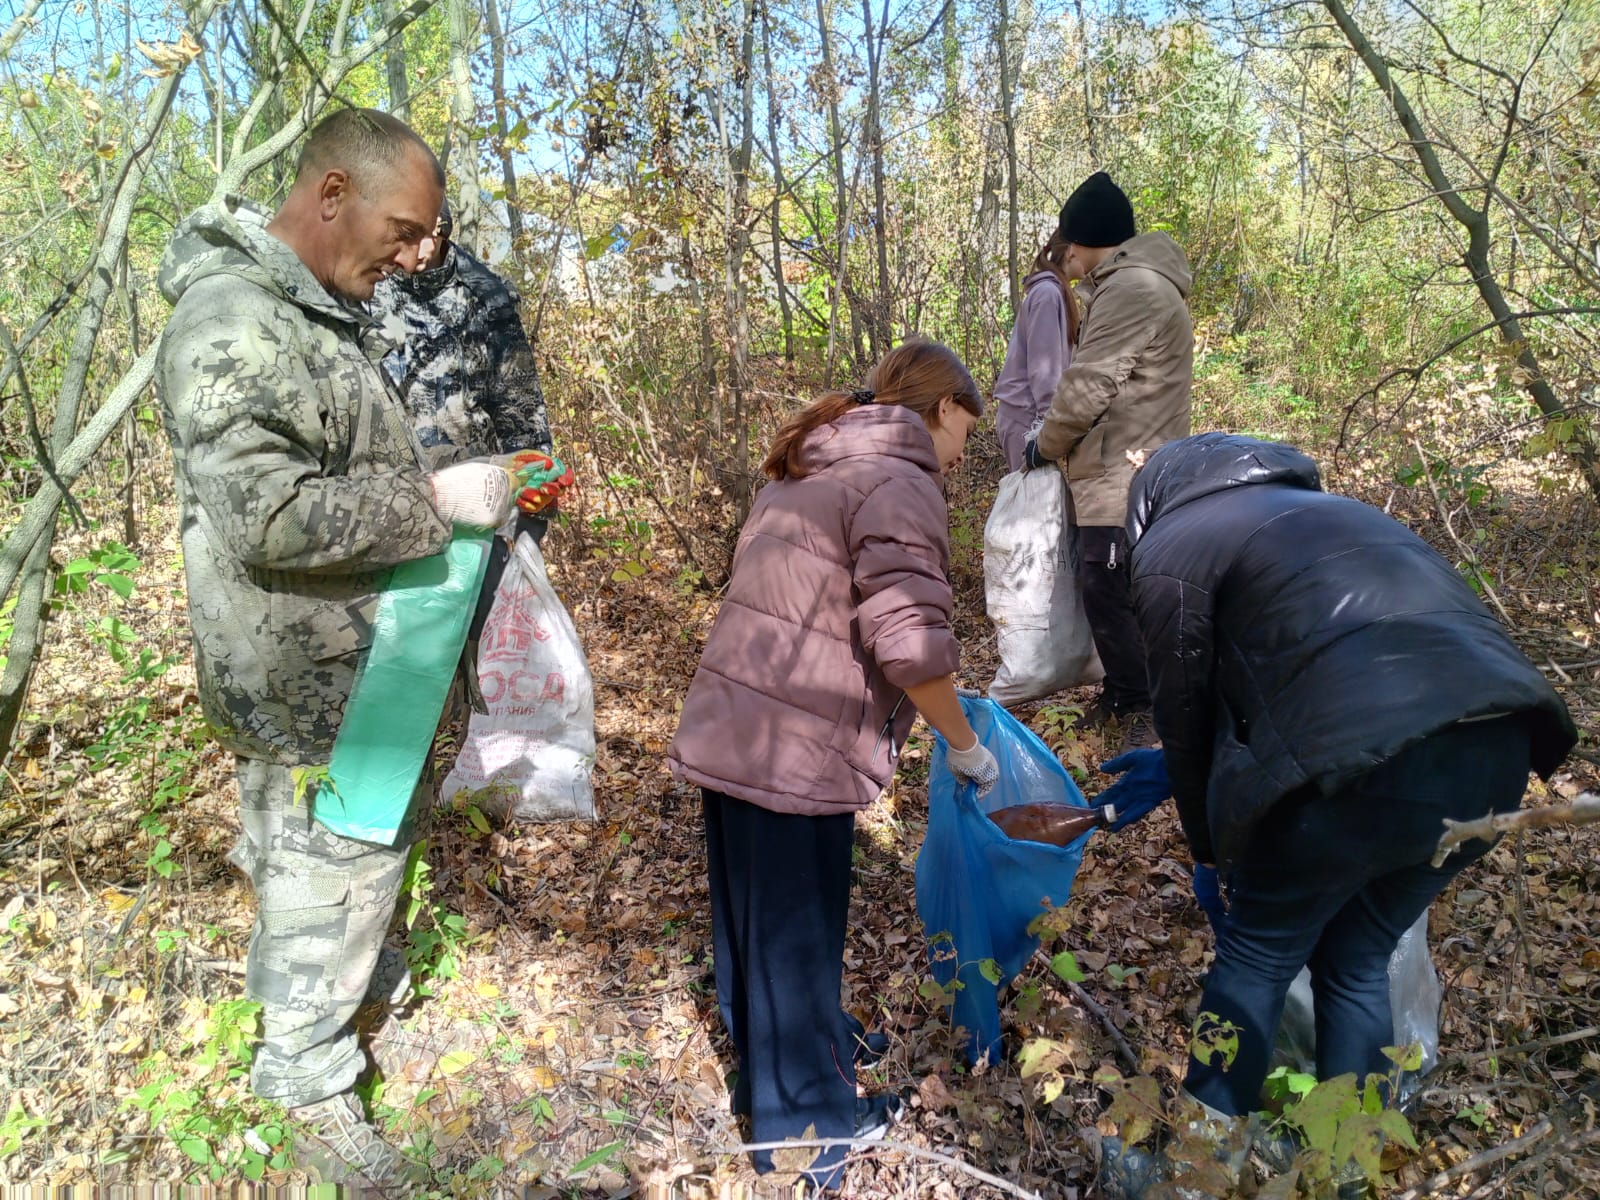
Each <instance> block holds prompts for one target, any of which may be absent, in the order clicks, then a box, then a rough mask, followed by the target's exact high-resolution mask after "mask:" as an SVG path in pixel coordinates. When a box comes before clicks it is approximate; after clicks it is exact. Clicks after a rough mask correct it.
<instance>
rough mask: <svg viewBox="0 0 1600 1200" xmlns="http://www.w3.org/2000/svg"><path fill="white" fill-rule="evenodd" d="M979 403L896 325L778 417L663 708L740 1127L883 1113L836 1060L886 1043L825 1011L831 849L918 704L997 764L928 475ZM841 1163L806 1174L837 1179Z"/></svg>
mask: <svg viewBox="0 0 1600 1200" xmlns="http://www.w3.org/2000/svg"><path fill="white" fill-rule="evenodd" d="M982 413H983V400H982V398H981V397H980V395H979V393H978V389H977V385H976V384H974V383H973V381H972V376H971V375H970V374H969V373H968V372H967V369H966V367H964V366H963V365H962V364H961V360H960V359H958V358H957V357H956V355H955V354H954V353H952V352H951V351H950V350H949V349H948V348H947V347H944V346H941V345H937V344H935V343H932V342H925V341H914V342H907V343H905V344H903V345H900V346H898V347H896V348H895V349H893V350H891V351H890V352H889V353H888V354H886V355H885V356H884V357H883V359H882V361H880V362H879V363H878V364H877V366H875V367H874V368H873V369H872V371H871V373H870V374H869V375H868V376H867V381H866V385H865V386H864V387H863V388H862V389H861V390H859V391H856V392H852V393H845V392H830V393H827V394H825V395H824V396H822V397H821V398H820V399H818V400H817V401H815V402H814V403H812V404H811V405H809V406H808V407H807V408H805V409H803V410H801V412H800V413H799V414H798V415H796V416H795V417H794V418H793V419H792V420H791V421H790V422H789V423H788V424H787V425H785V426H784V427H783V428H782V429H781V430H780V431H779V433H778V437H777V440H776V442H775V443H774V444H773V447H772V449H771V452H770V453H768V455H767V457H766V460H765V462H763V464H762V469H763V470H764V471H765V472H766V474H767V475H768V477H770V478H771V479H772V480H773V482H771V483H769V484H767V485H766V486H765V487H764V488H763V489H762V490H761V492H760V493H759V494H758V495H757V497H756V502H755V507H754V509H753V510H752V512H751V514H750V519H749V520H748V521H747V522H746V523H745V526H744V530H743V532H742V533H741V535H740V538H739V545H738V549H737V550H736V552H735V554H734V560H733V575H732V578H731V579H730V581H729V583H728V587H727V592H726V595H725V597H724V599H723V602H722V608H721V611H720V612H719V614H718V616H717V620H716V623H715V625H714V626H713V627H712V630H711V636H710V638H709V640H708V641H707V643H706V649H705V653H704V655H703V657H702V658H701V660H700V667H699V670H698V671H696V673H695V677H694V681H693V682H692V683H691V684H690V686H689V694H688V696H687V697H686V698H685V699H684V702H683V712H682V715H681V717H680V719H679V724H678V732H677V736H676V738H675V739H674V741H673V743H672V748H671V750H670V751H669V752H668V757H669V759H670V761H671V764H672V768H673V771H674V773H675V774H677V775H678V776H679V777H681V778H684V779H687V780H689V781H690V782H692V783H695V784H698V785H699V786H700V787H701V789H702V794H703V797H704V810H705V827H706V857H707V863H708V872H709V876H710V890H711V928H712V939H713V947H714V951H715V955H716V976H717V1004H718V1006H719V1007H720V1009H721V1011H722V1019H723V1022H724V1023H725V1025H726V1026H727V1030H728V1034H729V1037H730V1039H731V1040H732V1043H733V1046H734V1049H735V1051H736V1052H737V1054H738V1057H739V1067H738V1079H737V1082H736V1084H735V1086H734V1089H733V1097H732V1108H733V1111H734V1112H735V1113H736V1114H739V1115H747V1116H748V1117H749V1118H750V1123H751V1132H752V1133H753V1135H754V1140H755V1141H756V1142H773V1141H780V1140H782V1139H784V1138H796V1137H801V1136H803V1135H804V1136H808V1137H816V1138H858V1139H866V1138H871V1137H875V1136H882V1134H883V1133H884V1132H885V1131H886V1130H887V1128H888V1126H889V1124H890V1123H891V1122H892V1121H893V1120H894V1119H895V1118H896V1117H898V1116H899V1114H900V1111H901V1110H902V1109H903V1105H902V1104H901V1103H900V1101H899V1099H898V1097H895V1096H888V1095H880V1096H876V1097H873V1098H871V1099H868V1100H861V1101H858V1100H857V1098H856V1077H855V1065H854V1064H855V1061H857V1060H864V1059H865V1058H867V1057H875V1056H876V1055H877V1054H878V1053H881V1051H882V1049H883V1048H884V1047H885V1046H886V1044H887V1042H886V1039H884V1038H883V1037H882V1035H867V1034H866V1033H865V1031H864V1030H863V1028H862V1026H861V1024H860V1022H859V1021H857V1020H856V1019H855V1018H854V1017H853V1016H851V1015H849V1014H847V1013H846V1012H844V1011H843V1010H842V1008H841V1007H840V985H841V982H842V979H843V973H844V940H845V924H846V919H847V917H848V914H849V907H850V864H851V848H852V844H853V841H854V830H855V814H856V813H857V812H858V811H860V810H861V809H863V808H865V807H866V806H867V805H869V804H871V803H872V801H873V800H874V799H876V798H877V796H878V794H879V793H880V792H881V791H882V790H883V788H884V786H885V785H886V784H887V783H888V782H889V780H890V778H891V777H892V776H893V775H894V770H895V762H896V760H897V758H898V757H899V752H900V747H901V746H902V745H903V744H904V742H905V739H906V736H907V735H908V734H909V733H910V731H911V724H912V722H913V720H915V718H916V716H917V714H918V713H919V712H920V713H921V714H922V716H923V717H924V719H926V720H927V722H928V723H929V724H930V725H932V726H933V728H934V729H936V730H938V731H939V732H940V733H941V734H943V735H944V737H945V739H946V740H947V741H948V742H949V744H950V747H951V749H950V752H949V754H948V757H947V759H946V761H947V762H948V763H949V765H950V769H951V770H952V771H953V772H954V773H955V774H956V776H957V777H958V778H961V779H964V780H970V781H972V782H974V783H976V784H977V785H978V787H979V789H980V791H987V790H988V788H989V787H990V786H992V785H993V783H994V781H995V778H996V776H997V769H996V766H995V761H994V757H993V756H992V755H991V754H990V753H989V752H988V751H987V750H986V749H984V748H983V747H982V746H981V745H979V743H978V737H977V735H976V734H975V733H974V732H973V730H972V727H971V726H970V725H969V724H968V723H967V719H966V717H965V715H963V713H962V711H961V705H960V702H959V700H958V699H957V697H956V691H955V684H954V680H953V672H954V671H955V669H956V665H957V660H958V658H959V656H960V650H961V648H960V646H959V645H958V644H957V642H956V639H955V634H954V633H953V632H952V631H951V628H950V613H951V608H952V605H953V600H952V597H951V592H950V582H949V578H948V574H947V573H948V570H949V562H950V538H949V513H948V511H947V509H946V507H945V499H944V488H943V481H944V477H945V476H946V475H948V474H949V473H951V472H952V471H954V470H955V469H956V468H957V467H959V466H960V465H961V459H962V450H963V448H964V446H965V444H966V440H967V435H968V434H969V433H971V432H972V429H973V426H975V425H976V424H977V422H978V418H979V416H981V415H982ZM807 1130H812V1132H811V1133H807ZM843 1157H844V1148H843V1147H830V1148H827V1149H824V1150H823V1151H822V1152H821V1153H820V1154H819V1155H818V1156H817V1158H816V1160H815V1161H814V1162H813V1163H812V1164H811V1166H810V1167H809V1168H808V1170H807V1174H808V1175H809V1176H810V1178H811V1182H812V1183H813V1184H814V1185H815V1186H817V1187H818V1188H824V1189H825V1188H830V1187H834V1186H837V1182H838V1177H839V1174H840V1171H841V1162H842V1159H843ZM753 1158H754V1165H755V1168H756V1170H757V1171H759V1172H766V1171H770V1170H772V1168H773V1163H772V1155H771V1152H770V1151H757V1152H755V1154H754V1156H753Z"/></svg>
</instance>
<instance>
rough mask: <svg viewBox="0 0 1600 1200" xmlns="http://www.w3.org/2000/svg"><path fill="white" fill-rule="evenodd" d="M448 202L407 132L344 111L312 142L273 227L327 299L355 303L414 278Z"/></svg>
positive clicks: (397, 123)
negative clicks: (392, 282)
mask: <svg viewBox="0 0 1600 1200" xmlns="http://www.w3.org/2000/svg"><path fill="white" fill-rule="evenodd" d="M443 203H444V168H443V167H441V166H440V165H439V160H438V158H437V157H435V156H434V153H433V151H432V150H430V149H429V148H428V144H427V143H426V142H424V141H423V140H422V139H421V138H420V137H418V136H417V135H416V133H415V132H414V131H413V130H412V129H411V127H410V126H409V125H407V124H406V123H405V122H404V121H401V120H399V119H398V118H396V117H392V116H390V115H389V114H388V113H383V112H379V111H378V110H377V109H373V108H344V109H340V110H339V111H338V112H336V113H334V114H333V115H332V116H330V117H327V118H325V119H324V120H323V121H322V122H321V123H319V124H318V125H317V127H316V128H315V129H313V130H312V131H311V134H310V136H309V137H307V138H306V143H305V146H304V147H303V148H302V149H301V151H300V161H299V163H298V164H297V166H296V168H295V177H294V186H293V187H291V188H290V189H289V195H288V196H287V197H286V198H285V199H284V202H283V206H282V207H281V208H279V209H278V213H277V216H275V217H274V218H273V219H272V223H271V224H270V225H269V226H268V227H267V228H268V229H269V230H270V231H271V232H272V233H273V234H275V235H276V236H277V237H278V238H280V239H281V240H282V241H283V242H285V243H286V244H287V245H289V246H290V247H292V248H293V250H294V252H295V253H296V254H297V255H299V257H300V261H301V262H303V263H305V264H306V266H307V267H308V268H309V269H310V270H311V273H312V274H313V275H315V276H316V277H317V279H318V281H320V282H321V284H322V285H323V287H324V288H326V289H327V291H328V292H329V293H330V294H331V295H334V296H337V297H338V298H339V299H341V300H344V301H345V302H347V303H356V304H359V303H362V302H364V301H366V300H368V299H370V298H371V296H372V289H373V288H374V287H376V286H377V283H378V281H379V280H380V279H382V278H383V277H384V276H385V275H388V274H392V273H393V272H395V271H407V272H409V271H415V270H416V269H417V263H418V261H419V260H420V258H421V255H422V243H423V240H424V239H426V238H428V237H429V236H430V235H431V234H432V233H433V228H434V226H435V224H436V223H437V222H438V220H439V207H440V205H442V204H443Z"/></svg>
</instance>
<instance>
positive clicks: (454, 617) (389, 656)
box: [312, 526, 494, 846]
mask: <svg viewBox="0 0 1600 1200" xmlns="http://www.w3.org/2000/svg"><path fill="white" fill-rule="evenodd" d="M493 538H494V534H493V533H492V532H491V531H490V530H487V529H467V528H465V527H463V526H457V527H456V531H455V537H454V539H453V540H452V541H451V542H450V545H449V546H447V547H446V548H445V550H444V553H442V554H436V555H434V556H433V557H431V558H419V559H416V560H415V561H413V562H408V563H402V564H401V565H400V566H398V567H396V568H395V570H394V574H393V575H392V576H391V577H390V580H389V584H388V586H387V587H385V588H384V590H383V596H382V597H381V598H380V599H379V601H378V613H377V616H376V618H375V619H374V622H373V630H372V647H371V649H370V650H368V651H367V661H366V664H365V665H364V666H363V667H362V668H361V674H360V675H358V676H357V677H356V684H355V688H354V689H353V690H352V691H351V693H350V702H349V703H348V704H347V705H345V710H344V720H343V722H342V723H341V724H340V726H339V736H338V737H337V738H336V739H335V740H334V743H333V760H332V761H331V762H330V763H329V764H328V777H329V781H330V786H324V787H322V788H319V789H318V791H317V795H316V800H315V803H314V807H313V809H312V815H313V816H315V817H316V819H317V820H318V821H319V822H321V823H322V825H324V826H325V827H326V828H328V829H330V830H332V831H333V832H334V833H337V834H340V835H342V836H343V837H348V838H355V839H356V840H358V841H363V842H377V843H379V844H381V845H384V846H392V845H394V843H395V840H396V838H397V837H398V836H399V833H400V827H401V825H402V824H403V823H404V821H405V818H406V813H407V811H408V810H409V809H410V807H411V796H412V793H413V792H414V791H415V790H416V786H417V780H418V779H420V778H421V776H422V768H423V765H424V764H425V763H426V762H427V760H428V750H429V748H430V747H431V746H432V745H433V735H434V731H435V730H436V729H438V727H439V716H440V714H441V713H443V712H444V703H445V699H446V698H447V696H448V695H449V692H450V684H451V681H452V680H453V679H454V678H455V673H456V665H457V664H458V663H459V662H460V661H461V648H462V647H463V646H464V645H465V644H466V640H467V627H468V626H469V625H470V624H471V621H472V611H473V608H474V607H475V606H476V604H477V601H478V591H479V589H480V588H482V586H483V574H484V571H485V569H486V568H487V567H488V565H489V546H490V543H491V541H492V540H493Z"/></svg>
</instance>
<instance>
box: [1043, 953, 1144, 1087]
mask: <svg viewBox="0 0 1600 1200" xmlns="http://www.w3.org/2000/svg"><path fill="white" fill-rule="evenodd" d="M1034 960H1035V961H1036V962H1039V963H1041V964H1043V965H1044V967H1045V978H1047V979H1049V980H1050V982H1051V983H1052V984H1054V985H1055V986H1056V987H1057V988H1059V989H1061V990H1062V991H1065V992H1067V993H1069V994H1070V995H1071V996H1072V998H1073V999H1074V1000H1076V1001H1077V1002H1078V1003H1079V1004H1081V1005H1083V1006H1084V1007H1085V1008H1087V1009H1088V1010H1089V1011H1090V1012H1091V1013H1093V1014H1094V1016H1095V1018H1096V1020H1098V1021H1099V1022H1100V1024H1101V1025H1102V1026H1103V1027H1104V1028H1105V1031H1106V1032H1107V1033H1109V1034H1110V1035H1111V1041H1112V1043H1113V1044H1114V1045H1115V1046H1116V1048H1117V1057H1118V1058H1120V1059H1121V1060H1122V1063H1123V1065H1124V1066H1125V1067H1127V1068H1128V1069H1129V1070H1130V1071H1135V1072H1136V1071H1138V1069H1139V1056H1138V1055H1137V1054H1135V1053H1134V1052H1133V1047H1132V1046H1130V1045H1128V1039H1127V1038H1125V1037H1123V1036H1122V1030H1120V1029H1118V1028H1117V1027H1116V1026H1115V1025H1113V1024H1112V1023H1111V1014H1110V1013H1108V1012H1106V1010H1105V1009H1104V1008H1102V1007H1101V1005H1100V1003H1099V1001H1097V1000H1096V999H1095V998H1094V997H1093V996H1091V995H1089V993H1088V992H1086V991H1084V990H1083V988H1081V987H1080V986H1079V985H1077V984H1076V983H1073V982H1072V981H1071V980H1069V979H1062V978H1061V976H1059V975H1057V974H1056V973H1055V972H1054V971H1052V970H1050V969H1049V968H1050V960H1049V958H1048V957H1047V956H1046V955H1045V952H1044V950H1043V949H1040V950H1039V952H1038V953H1037V954H1035V955H1034Z"/></svg>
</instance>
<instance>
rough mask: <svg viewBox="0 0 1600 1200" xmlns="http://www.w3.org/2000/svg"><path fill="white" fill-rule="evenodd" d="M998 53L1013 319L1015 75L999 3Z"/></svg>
mask: <svg viewBox="0 0 1600 1200" xmlns="http://www.w3.org/2000/svg"><path fill="white" fill-rule="evenodd" d="M995 40H996V42H997V43H998V44H999V50H1000V124H1001V127H1002V128H1003V129H1004V130H1005V138H1006V211H1007V217H1006V295H1007V296H1008V297H1009V298H1010V300H1011V312H1012V315H1013V316H1015V314H1016V313H1017V312H1018V310H1020V309H1021V307H1022V289H1021V280H1019V279H1018V278H1017V255H1018V241H1019V237H1018V231H1017V222H1018V219H1019V215H1018V212H1017V124H1016V119H1015V117H1016V114H1015V113H1014V111H1013V109H1014V106H1015V104H1016V98H1017V97H1016V86H1017V81H1016V75H1015V71H1014V68H1013V64H1012V62H1011V5H1010V2H1009V0H1000V27H999V30H998V31H997V33H996V36H995Z"/></svg>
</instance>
